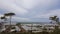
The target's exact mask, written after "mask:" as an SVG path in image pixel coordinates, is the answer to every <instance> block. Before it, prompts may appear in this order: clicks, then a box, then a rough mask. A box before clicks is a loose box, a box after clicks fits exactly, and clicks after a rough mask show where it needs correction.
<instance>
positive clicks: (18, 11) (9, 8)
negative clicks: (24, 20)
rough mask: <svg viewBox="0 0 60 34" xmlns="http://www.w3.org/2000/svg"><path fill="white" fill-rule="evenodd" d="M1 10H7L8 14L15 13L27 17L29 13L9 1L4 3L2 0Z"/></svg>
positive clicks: (0, 3)
mask: <svg viewBox="0 0 60 34" xmlns="http://www.w3.org/2000/svg"><path fill="white" fill-rule="evenodd" d="M0 1H1V2H0V5H1V6H0V8H2V9H5V10H6V11H7V12H14V13H16V14H17V15H25V14H26V13H27V12H28V11H27V10H25V9H24V8H21V7H20V6H17V5H16V4H14V3H11V1H10V2H9V1H8V0H7V1H6V0H5V1H3V0H0Z"/></svg>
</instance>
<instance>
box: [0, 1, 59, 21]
mask: <svg viewBox="0 0 60 34" xmlns="http://www.w3.org/2000/svg"><path fill="white" fill-rule="evenodd" d="M9 12H13V13H15V14H16V15H15V16H13V17H12V21H18V22H49V21H50V20H49V17H50V16H54V15H57V16H58V17H60V0H0V16H3V14H4V13H9Z"/></svg>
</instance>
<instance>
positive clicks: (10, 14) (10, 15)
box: [4, 13, 15, 25]
mask: <svg viewBox="0 0 60 34" xmlns="http://www.w3.org/2000/svg"><path fill="white" fill-rule="evenodd" d="M13 15H15V13H5V14H4V16H9V17H10V25H11V18H12V16H13Z"/></svg>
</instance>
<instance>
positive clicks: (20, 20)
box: [12, 16, 30, 22]
mask: <svg viewBox="0 0 60 34" xmlns="http://www.w3.org/2000/svg"><path fill="white" fill-rule="evenodd" d="M12 20H13V21H19V22H27V21H30V19H29V18H21V17H16V16H14V17H13V19H12Z"/></svg>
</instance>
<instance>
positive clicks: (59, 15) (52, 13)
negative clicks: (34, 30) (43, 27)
mask: <svg viewBox="0 0 60 34" xmlns="http://www.w3.org/2000/svg"><path fill="white" fill-rule="evenodd" d="M55 15H56V16H58V17H60V9H56V10H51V11H49V12H48V13H44V14H38V15H36V16H35V18H49V17H50V16H55Z"/></svg>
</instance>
